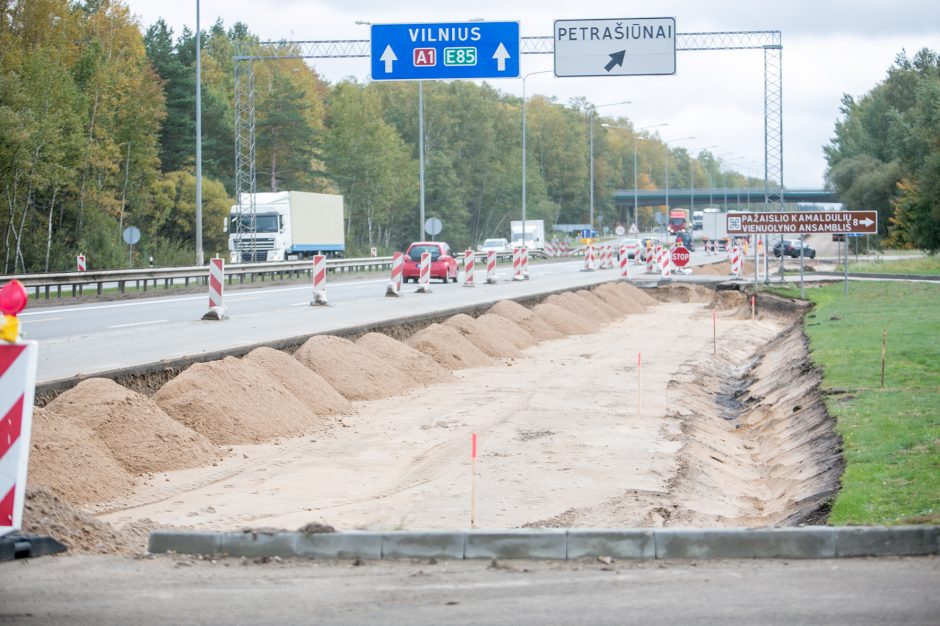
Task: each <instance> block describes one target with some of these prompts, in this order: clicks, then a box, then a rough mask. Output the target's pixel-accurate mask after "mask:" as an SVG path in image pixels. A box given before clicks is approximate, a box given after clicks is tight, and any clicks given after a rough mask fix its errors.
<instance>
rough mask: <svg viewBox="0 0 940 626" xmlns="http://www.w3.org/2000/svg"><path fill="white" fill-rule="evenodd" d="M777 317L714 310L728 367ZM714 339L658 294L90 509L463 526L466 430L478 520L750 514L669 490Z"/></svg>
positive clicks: (683, 306)
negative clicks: (694, 386) (601, 320)
mask: <svg viewBox="0 0 940 626" xmlns="http://www.w3.org/2000/svg"><path fill="white" fill-rule="evenodd" d="M785 325H786V321H785V320H782V319H780V318H775V317H764V318H762V319H759V320H756V321H752V320H750V319H747V318H743V317H742V316H740V315H739V314H738V313H736V312H735V311H734V310H719V311H718V313H717V332H718V340H717V344H718V346H717V347H718V352H719V353H720V354H721V355H723V356H722V359H723V361H724V362H725V363H726V364H727V366H728V367H731V368H739V369H740V368H743V367H746V366H747V365H748V364H749V363H751V362H753V360H754V358H755V353H756V352H757V351H758V350H759V349H760V347H761V346H763V345H765V344H766V343H767V342H768V341H769V340H770V339H772V338H773V337H774V336H775V335H777V334H778V333H779V332H780V331H781V330H782V329H783V328H784V326H785ZM711 352H712V310H711V309H709V308H707V305H706V304H705V303H702V302H684V303H682V302H666V303H662V304H659V305H657V306H655V307H654V308H652V309H650V310H649V311H647V312H646V313H641V314H633V315H629V316H626V317H623V318H621V319H620V320H618V321H615V322H613V323H611V324H609V325H607V326H605V327H604V328H602V329H601V330H600V331H599V332H595V333H592V334H587V335H580V336H571V337H566V338H563V339H556V340H551V341H545V342H542V343H540V344H538V345H536V346H533V347H530V348H528V349H526V350H524V351H523V352H522V354H521V356H519V357H516V358H510V359H502V360H497V361H495V364H494V365H492V366H488V367H478V368H472V369H463V370H458V371H456V372H454V376H456V377H457V379H458V380H457V381H456V382H449V383H442V384H437V385H433V386H430V387H425V388H421V389H417V390H413V391H411V392H409V393H407V394H405V395H401V396H397V397H391V398H386V399H380V400H372V401H359V402H355V403H354V405H355V409H356V410H355V411H354V412H352V413H350V414H348V415H344V416H342V417H341V418H339V419H338V420H337V425H336V427H334V428H332V429H331V430H329V431H327V432H326V433H324V432H319V433H317V434H316V435H315V436H310V435H308V436H301V437H295V438H290V439H281V440H278V441H275V442H273V443H265V444H258V445H241V446H234V449H233V454H231V455H229V456H228V457H227V458H226V459H224V460H223V461H220V462H219V463H218V464H217V465H216V466H211V467H207V468H205V467H204V468H197V469H188V470H181V471H174V472H169V473H166V474H157V475H155V476H154V477H153V480H152V481H151V482H150V483H149V484H146V485H143V486H140V487H138V489H137V490H136V491H135V492H134V493H133V494H131V495H130V496H128V497H125V498H121V499H118V500H113V501H111V502H107V503H104V504H100V505H97V506H95V507H92V509H91V510H93V511H95V512H96V513H97V514H98V517H99V519H102V520H104V521H108V522H111V523H114V524H118V525H122V524H126V523H128V522H133V521H135V520H139V519H141V518H149V519H151V520H153V521H154V522H155V523H156V524H158V525H170V526H180V527H187V528H196V529H213V530H227V529H228V530H233V529H239V528H243V527H249V526H250V527H254V528H258V527H276V528H287V529H295V528H298V527H300V526H302V525H303V524H306V523H308V522H312V521H319V522H324V523H327V524H331V525H333V526H334V527H336V528H337V529H338V530H351V529H455V528H469V527H470V509H471V498H470V493H471V464H470V440H471V433H474V432H475V433H477V435H478V437H479V439H478V442H479V443H478V445H479V458H478V460H477V479H476V480H477V489H478V498H477V503H478V504H477V506H478V527H480V528H513V527H520V526H525V525H535V526H542V525H545V526H556V525H562V526H563V525H568V524H567V523H566V522H568V521H572V522H573V523H574V524H573V525H578V526H608V527H615V526H659V525H663V524H667V523H669V520H670V515H669V513H668V511H670V510H673V509H678V508H679V507H680V505H681V509H682V510H683V511H685V513H684V515H683V516H681V521H680V520H678V519H677V520H675V522H678V523H682V524H683V525H695V524H696V523H697V522H702V521H708V522H709V523H719V524H720V523H721V520H723V519H724V520H725V523H729V524H737V523H743V522H736V520H738V519H741V520H744V519H747V520H749V521H750V522H752V523H753V522H754V520H755V519H759V518H760V516H759V515H758V513H759V511H757V510H756V509H755V510H754V511H745V510H738V508H735V507H738V505H739V504H740V503H737V504H735V506H731V507H730V509H729V508H728V507H725V508H726V509H728V510H725V509H722V510H721V511H719V512H718V513H717V514H716V513H715V512H714V510H713V506H712V501H713V500H714V495H715V493H714V492H712V491H710V489H708V488H704V489H691V488H685V489H678V488H677V487H678V486H679V485H680V483H682V482H683V481H685V482H694V480H695V477H694V476H688V465H689V464H688V460H687V459H685V458H684V457H683V455H682V451H683V450H684V449H685V450H686V451H687V449H688V442H687V441H684V435H683V424H686V421H687V419H688V418H689V414H688V411H686V412H685V415H684V416H683V415H682V411H679V410H678V407H680V406H682V405H683V403H684V402H685V403H686V405H687V404H688V397H689V395H688V393H687V389H686V388H685V384H691V383H692V382H694V381H690V382H688V383H685V384H682V383H681V382H680V381H681V380H682V379H683V377H685V378H686V379H688V378H689V371H690V370H689V364H690V363H692V362H695V361H702V360H703V359H704V360H706V361H707V360H708V359H709V358H712V357H711ZM638 354H642V381H641V377H640V376H639V374H638V370H637V361H638ZM714 410H716V409H713V411H714ZM709 419H711V420H712V421H714V420H716V419H717V420H718V422H717V424H718V426H717V427H716V428H717V430H714V429H712V430H714V432H710V433H704V434H703V433H698V434H697V435H696V436H697V437H703V438H705V440H706V445H710V444H709V439H708V438H709V437H712V438H714V443H715V445H718V446H719V447H720V445H721V444H719V443H717V442H718V441H719V440H724V439H727V438H729V437H731V436H732V435H729V433H732V434H733V431H734V430H735V427H734V425H732V424H731V423H730V422H728V421H727V420H723V419H721V418H718V417H715V416H714V415H711V416H710V417H709ZM755 462H756V463H760V462H761V461H760V459H758V460H756V461H755ZM740 476H741V477H743V478H744V479H745V480H747V479H750V478H751V473H749V472H748V471H744V470H742V472H740ZM709 487H713V488H715V489H718V490H720V489H721V488H722V484H721V482H720V481H718V482H716V483H715V484H713V485H709ZM783 499H784V500H786V499H787V498H786V497H784V498H783ZM784 506H785V503H784ZM664 511H665V512H666V513H664ZM696 512H703V513H702V514H700V515H697V514H696Z"/></svg>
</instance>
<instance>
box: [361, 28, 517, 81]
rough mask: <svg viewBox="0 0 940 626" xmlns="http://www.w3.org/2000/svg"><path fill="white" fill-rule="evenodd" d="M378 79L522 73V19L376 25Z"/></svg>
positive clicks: (375, 70)
mask: <svg viewBox="0 0 940 626" xmlns="http://www.w3.org/2000/svg"><path fill="white" fill-rule="evenodd" d="M371 43H372V51H371V52H372V53H371V57H372V80H448V79H455V78H456V79H460V78H463V79H475V78H518V77H519V22H466V23H459V22H458V23H446V24H373V25H372V35H371Z"/></svg>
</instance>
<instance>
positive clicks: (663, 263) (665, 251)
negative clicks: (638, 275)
mask: <svg viewBox="0 0 940 626" xmlns="http://www.w3.org/2000/svg"><path fill="white" fill-rule="evenodd" d="M671 264H672V253H671V252H670V250H669V248H660V256H659V269H660V272H661V274H662V277H663V278H671V277H672V272H671V271H670V267H669V266H670V265H671Z"/></svg>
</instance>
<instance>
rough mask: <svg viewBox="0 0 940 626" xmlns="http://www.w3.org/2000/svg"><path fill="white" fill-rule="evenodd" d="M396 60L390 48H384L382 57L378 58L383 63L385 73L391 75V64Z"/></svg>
mask: <svg viewBox="0 0 940 626" xmlns="http://www.w3.org/2000/svg"><path fill="white" fill-rule="evenodd" d="M397 60H398V57H397V56H395V51H394V50H392V46H391V45H388V46H385V51H384V52H382V56H380V57H379V61H384V62H385V73H386V74H391V73H392V63H394V62H395V61H397Z"/></svg>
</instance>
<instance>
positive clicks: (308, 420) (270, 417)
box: [153, 357, 317, 445]
mask: <svg viewBox="0 0 940 626" xmlns="http://www.w3.org/2000/svg"><path fill="white" fill-rule="evenodd" d="M153 399H154V401H155V402H156V403H157V404H159V405H160V407H161V408H162V409H163V410H164V411H166V412H167V413H168V414H169V415H170V417H172V418H173V419H175V420H178V421H179V422H181V423H183V424H185V425H186V426H189V427H190V428H192V429H193V430H195V431H196V432H199V433H202V434H203V435H205V436H206V437H207V438H208V439H209V441H212V442H213V443H216V444H219V445H232V444H245V443H261V442H264V441H269V440H271V439H274V438H276V437H282V436H284V437H289V436H292V435H299V434H301V433H303V432H304V431H305V430H307V429H309V428H310V427H311V426H314V425H315V424H316V423H317V416H316V415H314V413H313V412H312V411H310V409H308V408H307V407H306V406H305V405H304V403H303V402H301V401H300V400H299V399H297V397H296V396H294V395H293V394H292V393H291V392H290V391H288V390H287V388H285V387H284V385H282V384H281V383H280V382H279V381H278V380H277V379H276V378H274V377H273V376H271V375H269V374H268V373H267V372H266V371H265V370H263V369H262V368H261V367H259V366H257V365H255V364H254V363H252V362H251V361H245V360H242V359H236V358H235V357H226V358H224V359H222V360H221V361H209V362H206V363H196V364H194V365H192V366H191V367H189V368H188V369H187V370H186V371H184V372H182V373H180V374H179V375H178V376H177V377H176V378H174V379H173V380H170V381H168V382H167V383H166V384H165V385H163V387H161V388H160V390H159V391H157V393H156V394H154V396H153Z"/></svg>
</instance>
